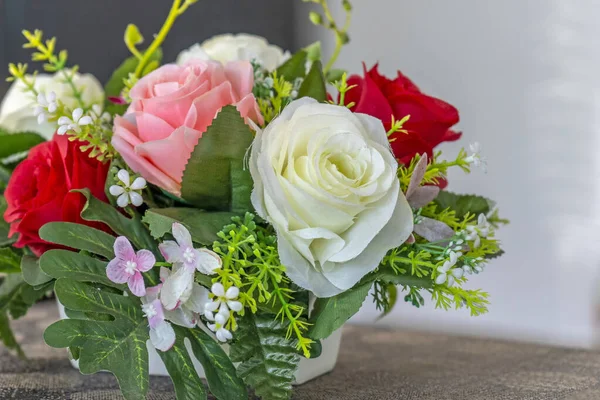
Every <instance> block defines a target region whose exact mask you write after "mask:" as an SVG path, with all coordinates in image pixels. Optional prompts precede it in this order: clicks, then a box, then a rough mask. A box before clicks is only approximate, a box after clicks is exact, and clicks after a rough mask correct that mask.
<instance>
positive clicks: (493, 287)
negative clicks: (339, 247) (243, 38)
mask: <svg viewBox="0 0 600 400" xmlns="http://www.w3.org/2000/svg"><path fill="white" fill-rule="evenodd" d="M330 3H332V4H333V7H334V8H335V9H336V11H337V15H338V16H339V17H342V16H343V12H342V9H341V5H340V4H337V3H338V2H337V1H333V2H330ZM339 3H341V2H339ZM352 4H353V5H354V13H353V16H354V17H353V22H352V28H351V29H350V36H351V40H352V42H351V43H350V45H349V46H348V47H347V48H346V49H345V50H344V51H343V53H342V55H341V58H340V60H339V65H342V66H344V67H346V68H349V69H350V70H351V71H353V72H361V71H362V66H361V62H363V61H364V62H366V64H367V66H369V67H370V66H371V65H373V64H374V63H376V62H379V63H380V71H382V72H385V73H386V74H388V75H391V74H394V75H395V70H397V69H400V70H402V71H403V72H404V73H405V74H406V75H408V76H409V77H410V78H411V79H412V80H413V81H414V82H415V83H416V84H417V85H419V86H420V87H421V89H422V90H423V91H424V92H426V93H429V94H431V95H434V96H437V97H440V98H442V99H444V100H446V101H448V102H449V103H451V104H453V105H454V106H456V107H457V108H458V109H459V110H460V113H461V123H460V125H459V127H460V129H461V130H462V131H463V132H464V134H463V138H462V140H460V141H459V142H456V143H451V144H445V145H443V146H442V147H441V148H442V149H443V150H444V151H445V152H447V153H446V154H447V155H448V157H449V158H450V157H452V156H453V155H454V154H456V152H458V150H459V148H460V147H461V146H467V145H468V143H470V142H474V141H478V142H480V143H481V145H482V147H483V152H484V154H485V156H486V157H487V158H488V165H489V166H488V170H489V171H488V173H487V174H483V173H482V172H480V171H474V172H473V173H472V174H471V175H468V176H465V175H464V174H462V173H461V172H457V171H454V173H453V174H451V175H450V177H449V178H450V179H449V180H450V187H449V189H450V190H452V191H456V192H459V193H475V192H476V193H478V194H481V195H484V196H489V197H491V198H493V199H495V200H497V202H498V207H499V208H500V211H501V214H502V215H503V216H504V217H505V218H508V219H510V220H511V224H510V225H509V226H508V227H505V228H502V229H501V230H500V231H499V237H500V238H501V240H502V242H503V247H504V249H505V250H506V254H505V255H504V256H503V257H502V258H500V259H498V260H496V261H494V262H493V263H491V264H490V266H489V267H488V268H487V269H486V271H485V273H484V274H481V275H478V276H475V277H474V278H473V279H471V281H470V282H469V284H470V286H471V287H472V288H479V287H481V288H485V289H486V290H489V292H490V293H491V302H492V305H491V307H490V312H489V313H488V314H487V315H485V316H482V317H477V318H471V317H469V315H468V314H467V313H466V312H464V311H462V312H461V311H458V312H444V311H441V310H434V309H433V307H432V306H431V304H429V305H426V307H425V308H424V309H416V308H413V307H411V306H409V305H408V304H402V305H400V306H397V307H396V308H395V309H394V311H393V313H392V315H390V316H388V317H386V318H384V319H383V320H382V321H380V322H379V323H381V324H384V325H393V326H397V327H402V328H406V329H417V330H423V329H426V330H434V331H438V330H442V331H448V332H456V333H461V334H468V335H485V336H493V337H501V338H507V339H511V340H523V341H536V342H545V343H553V344H562V345H572V346H584V347H587V346H590V345H592V344H593V342H594V330H595V329H594V327H595V323H596V317H595V307H594V305H595V304H597V303H598V302H597V300H596V298H597V296H598V295H597V293H599V292H600V282H599V280H598V278H600V268H599V266H600V257H599V256H600V254H599V253H600V240H599V235H598V233H599V228H600V215H599V207H598V204H599V200H600V196H599V190H598V186H597V184H596V183H595V181H596V179H597V177H598V172H599V171H600V165H599V164H600V157H598V149H599V148H600V147H599V141H600V135H599V134H598V129H599V120H598V117H599V116H600V113H599V111H598V110H600V104H599V101H600V99H599V95H600V85H599V84H600V81H599V80H598V71H600V52H599V51H598V44H597V40H596V39H597V37H598V34H599V33H600V32H599V30H598V24H597V15H598V12H600V3H598V2H597V1H593V0H580V1H577V2H565V1H561V0H521V1H485V2H474V1H466V0H455V1H448V2H443V1H436V0H420V1H407V0H401V1H398V0H378V1H372V0H355V1H353V2H352ZM375 5H376V7H375ZM297 9H298V10H299V9H303V10H304V9H305V7H303V5H302V4H300V5H299V6H298V7H297ZM304 14H305V13H304V12H302V13H298V18H303V17H304ZM319 33H323V32H320V31H316V30H314V29H313V28H312V27H311V26H310V24H309V23H307V24H305V25H302V26H299V27H298V37H299V39H300V40H301V42H302V43H303V44H308V43H311V42H312V41H314V40H315V39H322V40H323V42H324V43H325V45H326V46H325V47H326V48H327V49H329V50H331V48H332V43H331V40H330V39H331V37H329V36H325V37H322V38H321V37H320V36H319ZM376 316H377V314H376V311H375V310H374V307H373V306H371V305H369V306H365V307H364V308H363V310H362V312H361V313H360V315H358V316H357V318H355V320H354V321H356V322H361V323H371V322H372V321H373V320H374V319H375V318H376Z"/></svg>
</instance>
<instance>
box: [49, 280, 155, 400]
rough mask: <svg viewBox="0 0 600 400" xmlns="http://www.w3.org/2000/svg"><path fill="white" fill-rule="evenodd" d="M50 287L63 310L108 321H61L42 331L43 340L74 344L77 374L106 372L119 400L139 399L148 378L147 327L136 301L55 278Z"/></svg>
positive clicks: (137, 300) (135, 299)
mask: <svg viewBox="0 0 600 400" xmlns="http://www.w3.org/2000/svg"><path fill="white" fill-rule="evenodd" d="M55 291H56V295H57V297H58V299H59V301H60V302H61V303H62V304H63V305H64V306H65V307H66V308H69V309H71V310H74V311H82V312H86V313H89V312H91V313H102V314H107V315H110V316H112V317H114V321H92V320H77V319H67V320H62V321H59V322H56V323H54V324H53V325H51V326H50V327H48V329H46V332H45V333H44V340H45V341H46V343H47V344H48V345H49V346H51V347H56V348H65V347H76V348H79V349H80V350H79V351H80V354H79V368H80V370H81V372H82V373H83V374H86V375H87V374H94V373H96V372H100V371H109V372H112V373H113V375H115V377H116V378H117V381H118V382H119V385H120V387H121V392H122V393H123V396H124V397H125V399H127V400H144V399H145V398H146V394H147V392H148V380H149V378H148V350H147V347H146V342H147V341H148V339H149V329H148V320H147V319H146V318H145V317H144V315H143V313H142V308H141V303H140V301H139V299H137V298H134V297H126V296H122V295H119V294H113V293H107V292H105V291H100V290H97V289H95V288H94V287H92V286H90V285H88V284H85V283H79V282H76V281H73V280H71V279H59V280H58V281H57V282H56V286H55Z"/></svg>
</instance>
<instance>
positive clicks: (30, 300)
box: [0, 274, 51, 357]
mask: <svg viewBox="0 0 600 400" xmlns="http://www.w3.org/2000/svg"><path fill="white" fill-rule="evenodd" d="M50 287H51V285H45V286H43V287H41V288H40V289H39V290H36V289H34V288H32V287H31V286H29V285H28V284H27V283H26V282H25V281H24V280H23V278H22V277H21V275H19V274H11V275H8V276H6V277H5V279H4V280H3V281H2V283H1V284H0V340H1V341H2V342H3V343H4V344H5V346H6V347H8V348H9V349H11V350H14V351H16V352H17V354H19V356H21V357H24V356H25V355H24V353H23V351H22V350H21V348H20V346H19V345H18V343H17V341H16V340H15V337H14V335H13V334H12V331H11V329H10V321H9V317H8V315H9V314H10V315H11V316H12V318H13V319H18V318H21V317H22V316H24V315H25V314H26V312H27V310H28V309H29V308H30V307H31V306H32V305H33V304H35V302H36V301H38V300H39V299H40V298H42V297H43V296H44V295H45V294H46V291H47V290H49V289H50Z"/></svg>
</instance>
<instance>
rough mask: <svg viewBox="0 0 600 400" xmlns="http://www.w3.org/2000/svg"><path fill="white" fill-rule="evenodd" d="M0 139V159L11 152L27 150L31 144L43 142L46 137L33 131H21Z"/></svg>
mask: <svg viewBox="0 0 600 400" xmlns="http://www.w3.org/2000/svg"><path fill="white" fill-rule="evenodd" d="M1 141H2V144H1V145H0V159H3V158H6V157H10V156H12V155H13V154H18V153H22V152H24V151H28V150H29V149H31V148H32V147H33V146H35V145H38V144H40V143H43V142H45V141H46V139H44V138H43V137H41V136H40V135H39V134H37V133H35V132H23V133H14V134H11V135H6V136H2V139H1Z"/></svg>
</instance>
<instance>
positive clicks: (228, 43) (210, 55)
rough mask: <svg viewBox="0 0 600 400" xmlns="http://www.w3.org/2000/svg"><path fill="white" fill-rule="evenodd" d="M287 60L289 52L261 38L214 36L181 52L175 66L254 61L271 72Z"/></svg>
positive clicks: (251, 36)
mask: <svg viewBox="0 0 600 400" xmlns="http://www.w3.org/2000/svg"><path fill="white" fill-rule="evenodd" d="M289 58H290V53H289V52H284V51H283V49H281V48H280V47H279V46H275V45H272V44H269V42H267V39H265V38H263V37H260V36H255V35H248V34H239V35H230V34H227V35H218V36H215V37H213V38H211V39H208V40H206V41H205V42H203V43H202V44H195V45H193V46H192V47H190V48H189V49H187V50H184V51H182V52H181V53H180V54H179V56H178V57H177V64H179V65H183V64H185V63H187V62H188V61H190V60H198V59H199V60H204V61H209V60H213V61H219V62H220V63H222V64H225V63H228V62H231V61H255V62H257V63H259V64H260V65H262V66H263V68H265V69H266V70H268V71H273V70H274V69H275V68H277V67H279V66H280V65H281V64H283V63H284V62H285V61H287V60H288V59H289Z"/></svg>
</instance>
